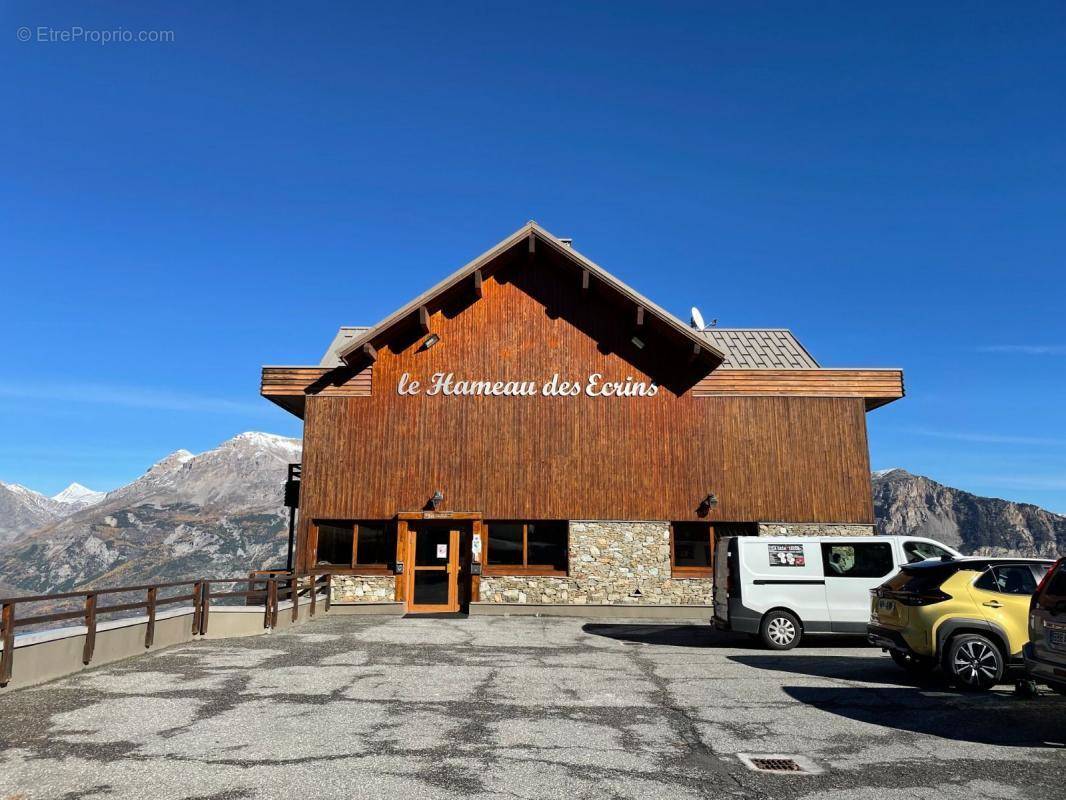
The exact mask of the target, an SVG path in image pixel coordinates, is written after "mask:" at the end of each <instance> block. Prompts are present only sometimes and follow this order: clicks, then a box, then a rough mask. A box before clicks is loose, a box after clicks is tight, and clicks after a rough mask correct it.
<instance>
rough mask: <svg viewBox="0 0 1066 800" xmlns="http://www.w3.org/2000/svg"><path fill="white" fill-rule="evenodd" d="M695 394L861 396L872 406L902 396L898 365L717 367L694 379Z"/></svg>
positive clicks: (713, 395) (901, 381)
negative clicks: (813, 367)
mask: <svg viewBox="0 0 1066 800" xmlns="http://www.w3.org/2000/svg"><path fill="white" fill-rule="evenodd" d="M692 393H693V395H694V396H696V397H716V396H729V395H748V396H751V395H770V396H781V395H789V396H796V397H861V398H863V399H864V400H865V401H866V409H867V410H870V409H874V408H877V407H879V406H883V405H885V404H886V403H891V402H892V401H893V400H898V399H899V398H901V397H903V371H902V370H898V369H717V370H715V371H714V372H712V373H711V374H710V375H708V376H707V377H706V378H704V379H703V380H701V381H700V382H699V383H697V384H696V385H695V386H694V387H693V389H692Z"/></svg>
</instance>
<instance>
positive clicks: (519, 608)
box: [470, 603, 714, 622]
mask: <svg viewBox="0 0 1066 800" xmlns="http://www.w3.org/2000/svg"><path fill="white" fill-rule="evenodd" d="M475 615H477V616H502V617H512V616H514V617H517V616H525V617H528V616H535V617H584V618H587V619H687V620H702V621H704V622H708V621H710V619H711V617H713V616H714V609H713V608H712V607H711V606H668V605H661V606H646V605H645V606H638V605H608V604H586V605H547V604H542V603H471V604H470V616H475Z"/></svg>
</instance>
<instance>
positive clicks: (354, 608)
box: [329, 601, 407, 617]
mask: <svg viewBox="0 0 1066 800" xmlns="http://www.w3.org/2000/svg"><path fill="white" fill-rule="evenodd" d="M329 613H330V614H376V615H380V616H386V617H402V616H403V615H404V614H406V613H407V606H406V605H405V604H403V603H398V602H392V601H390V602H387V603H338V602H337V601H333V602H332V603H330V604H329Z"/></svg>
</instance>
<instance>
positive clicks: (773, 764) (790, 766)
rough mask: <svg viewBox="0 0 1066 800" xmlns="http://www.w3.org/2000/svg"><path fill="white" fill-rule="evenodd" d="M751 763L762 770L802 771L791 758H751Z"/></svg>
mask: <svg viewBox="0 0 1066 800" xmlns="http://www.w3.org/2000/svg"><path fill="white" fill-rule="evenodd" d="M751 765H752V766H753V767H755V769H758V770H762V771H763V772H803V767H801V766H800V765H799V764H797V763H796V760H795V759H793V758H753V759H752V760H751Z"/></svg>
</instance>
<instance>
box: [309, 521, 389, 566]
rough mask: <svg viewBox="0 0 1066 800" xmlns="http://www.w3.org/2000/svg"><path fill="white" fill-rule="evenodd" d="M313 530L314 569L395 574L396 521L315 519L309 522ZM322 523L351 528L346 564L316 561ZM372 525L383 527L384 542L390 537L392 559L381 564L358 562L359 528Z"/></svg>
mask: <svg viewBox="0 0 1066 800" xmlns="http://www.w3.org/2000/svg"><path fill="white" fill-rule="evenodd" d="M311 525H312V527H313V528H314V531H315V539H314V548H313V551H312V552H313V558H312V559H311V560H312V562H313V563H314V569H315V570H317V571H328V572H332V573H335V574H338V575H367V576H370V575H395V574H396V570H395V567H396V559H395V549H396V535H397V533H396V523H395V522H394V521H393V520H387V519H354V520H352V519H316V520H314V521H313V522H312V523H311ZM322 525H330V526H332V527H335V528H345V527H350V528H351V530H352V557H351V562H350V563H349V564H348V566H344V565H343V564H319V563H318V536H319V528H320V527H321V526H322ZM364 525H365V526H367V527H370V526H373V527H375V528H384V530H385V538H386V542H387V541H388V539H389V538H390V536H391V538H392V545H393V551H394V552H393V556H394V557H393V559H392V560H390V561H387V562H385V563H383V564H360V563H359V560H358V559H359V528H360V527H361V526H364Z"/></svg>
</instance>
